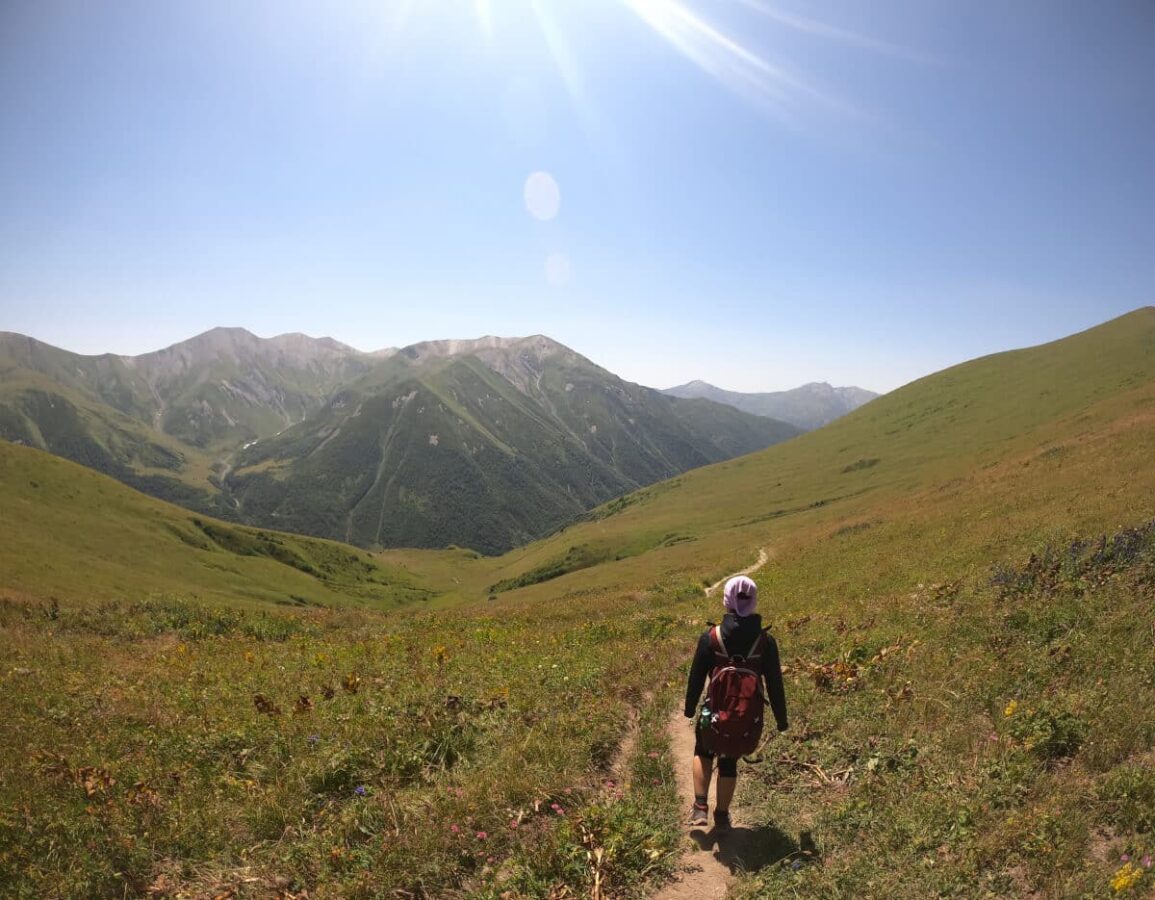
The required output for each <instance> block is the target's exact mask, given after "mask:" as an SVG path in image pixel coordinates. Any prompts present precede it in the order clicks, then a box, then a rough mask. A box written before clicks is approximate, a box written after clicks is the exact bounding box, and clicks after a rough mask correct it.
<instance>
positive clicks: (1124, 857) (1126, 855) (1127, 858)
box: [1119, 853, 1131, 862]
mask: <svg viewBox="0 0 1155 900" xmlns="http://www.w3.org/2000/svg"><path fill="white" fill-rule="evenodd" d="M1130 861H1131V854H1130V853H1124V854H1123V855H1122V856H1120V857H1119V862H1130Z"/></svg>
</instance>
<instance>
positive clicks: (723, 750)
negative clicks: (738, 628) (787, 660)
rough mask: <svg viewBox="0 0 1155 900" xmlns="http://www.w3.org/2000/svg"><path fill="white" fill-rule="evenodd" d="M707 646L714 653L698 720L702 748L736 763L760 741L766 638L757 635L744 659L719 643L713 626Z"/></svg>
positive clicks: (718, 629)
mask: <svg viewBox="0 0 1155 900" xmlns="http://www.w3.org/2000/svg"><path fill="white" fill-rule="evenodd" d="M710 644H711V646H712V647H713V649H714V669H713V671H712V672H711V673H710V684H709V686H708V687H707V688H706V701H705V703H704V708H703V711H702V718H700V719H699V722H701V725H702V745H703V746H704V747H705V748H706V749H707V750H708V751H710V752H711V753H713V754H716V755H718V756H728V757H730V758H733V759H736V758H737V757H739V756H746V755H747V754H750V753H753V752H754V751H755V750H756V749H757V748H758V742H759V741H760V740H761V739H762V719H763V713H764V712H765V711H766V697H765V695H764V694H763V693H762V653H763V651H764V650H765V649H766V635H765V633H764V632H759V633H758V637H756V638H755V639H754V644H753V645H752V646H751V647H750V650H749V652H748V653H747V654H746V655H745V656H742V655H740V654H734V655H731V654H730V651H729V650H727V649H726V644H725V642H724V641H723V640H722V628H721V626H720V625H715V626H714V627H713V628H712V629H710Z"/></svg>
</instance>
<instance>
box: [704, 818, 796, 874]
mask: <svg viewBox="0 0 1155 900" xmlns="http://www.w3.org/2000/svg"><path fill="white" fill-rule="evenodd" d="M690 837H691V838H693V840H694V843H696V844H697V845H698V847H699V848H701V849H702V850H706V851H710V850H712V851H714V858H715V859H716V860H718V862H720V863H722V865H724V866H726V868H728V869H729V870H730V871H731V872H732V873H738V872H757V871H759V870H761V869H765V868H766V867H767V866H772V865H774V864H775V863H777V862H781V861H782V860H784V859H789V858H792V857H793V858H799V857H803V856H805V857H811V856H814V855H815V854H816V852H817V850H816V848H815V846H814V841H813V839H812V838H811V836H810V832H808V831H804V832H802V834H800V835H799V838H798V840H797V841H795V840H794V839H793V838H792V837H790V835H789V834H787V833H786V832H785V831H783V830H782V829H781V828H778V827H777V826H776V825H771V824H769V823H767V824H764V825H758V826H756V827H753V828H748V827H745V826H742V825H737V826H735V827H734V828H732V829H731V830H730V831H729V832H728V833H726V834H718V832H717V829H715V828H711V829H710V830H708V831H706V830H704V829H695V830H693V831H691V832H690Z"/></svg>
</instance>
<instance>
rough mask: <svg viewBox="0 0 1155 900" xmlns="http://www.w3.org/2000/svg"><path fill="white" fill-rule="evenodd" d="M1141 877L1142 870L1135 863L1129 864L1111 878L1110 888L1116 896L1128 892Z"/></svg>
mask: <svg viewBox="0 0 1155 900" xmlns="http://www.w3.org/2000/svg"><path fill="white" fill-rule="evenodd" d="M1142 877H1143V870H1142V869H1140V868H1139V867H1138V866H1137V865H1135V863H1133V862H1129V863H1127V865H1125V866H1123V868H1121V869H1120V870H1119V871H1118V872H1116V873H1115V874H1114V875H1113V876H1112V877H1111V887H1112V889H1113V890H1114V891H1115V893H1116V894H1121V893H1123V892H1124V891H1129V890H1131V888H1133V887H1134V886H1135V885H1136V884H1137V883H1138V882H1139V879H1140V878H1142Z"/></svg>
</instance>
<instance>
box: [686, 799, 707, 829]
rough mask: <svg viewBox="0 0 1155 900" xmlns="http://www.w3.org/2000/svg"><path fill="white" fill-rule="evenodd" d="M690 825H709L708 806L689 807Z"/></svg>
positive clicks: (696, 805)
mask: <svg viewBox="0 0 1155 900" xmlns="http://www.w3.org/2000/svg"><path fill="white" fill-rule="evenodd" d="M690 824H691V825H709V824H710V808H709V807H708V806H699V805H698V804H697V803H695V804H694V805H693V806H691V807H690Z"/></svg>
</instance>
